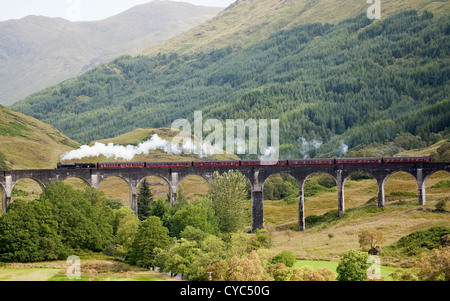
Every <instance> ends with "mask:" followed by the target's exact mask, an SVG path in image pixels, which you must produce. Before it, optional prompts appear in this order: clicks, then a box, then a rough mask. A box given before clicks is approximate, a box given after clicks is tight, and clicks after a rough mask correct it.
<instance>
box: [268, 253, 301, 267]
mask: <svg viewBox="0 0 450 301" xmlns="http://www.w3.org/2000/svg"><path fill="white" fill-rule="evenodd" d="M296 260H297V258H296V257H295V254H294V253H293V252H292V251H287V250H284V251H281V252H280V253H278V254H277V255H275V256H274V257H273V258H272V260H271V263H272V264H277V263H284V264H285V265H286V266H287V267H292V266H294V263H295V261H296Z"/></svg>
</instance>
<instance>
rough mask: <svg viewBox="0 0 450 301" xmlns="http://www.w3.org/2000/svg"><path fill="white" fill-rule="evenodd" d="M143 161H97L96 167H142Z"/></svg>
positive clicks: (143, 165)
mask: <svg viewBox="0 0 450 301" xmlns="http://www.w3.org/2000/svg"><path fill="white" fill-rule="evenodd" d="M144 167H145V163H144V162H102V163H97V168H100V169H114V168H144Z"/></svg>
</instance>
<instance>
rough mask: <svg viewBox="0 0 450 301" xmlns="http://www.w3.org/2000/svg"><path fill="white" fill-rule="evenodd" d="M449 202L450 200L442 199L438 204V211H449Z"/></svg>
mask: <svg viewBox="0 0 450 301" xmlns="http://www.w3.org/2000/svg"><path fill="white" fill-rule="evenodd" d="M447 201H448V199H447V198H445V199H442V200H440V201H439V202H437V203H436V211H438V212H446V211H447Z"/></svg>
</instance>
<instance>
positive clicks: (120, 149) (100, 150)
mask: <svg viewBox="0 0 450 301" xmlns="http://www.w3.org/2000/svg"><path fill="white" fill-rule="evenodd" d="M195 149H196V145H194V144H193V143H185V144H184V145H183V146H182V147H180V146H179V145H177V144H173V143H171V142H169V141H167V140H165V139H162V138H160V137H159V136H158V135H157V134H154V135H153V136H152V137H151V138H150V139H149V140H147V141H144V142H141V143H139V144H138V145H137V146H134V145H127V146H122V145H117V144H114V143H108V144H107V145H105V144H103V143H99V142H96V143H95V144H94V145H93V146H88V145H83V146H81V147H80V148H79V149H76V150H72V151H69V152H67V153H65V154H63V155H62V156H61V160H73V159H82V158H86V157H96V156H100V155H104V156H105V157H107V158H111V157H114V158H115V159H123V160H127V161H129V160H132V159H133V157H134V156H136V155H141V154H148V153H149V152H150V151H152V150H162V151H164V152H166V153H168V154H173V153H175V151H177V150H178V151H180V150H181V152H185V153H189V152H192V151H193V150H195Z"/></svg>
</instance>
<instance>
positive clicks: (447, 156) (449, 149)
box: [431, 142, 450, 162]
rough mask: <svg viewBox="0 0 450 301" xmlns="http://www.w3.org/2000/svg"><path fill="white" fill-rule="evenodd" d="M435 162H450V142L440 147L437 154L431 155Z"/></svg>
mask: <svg viewBox="0 0 450 301" xmlns="http://www.w3.org/2000/svg"><path fill="white" fill-rule="evenodd" d="M431 159H432V160H433V162H450V142H446V143H444V144H442V145H441V146H439V148H438V149H437V150H436V152H435V153H433V154H431Z"/></svg>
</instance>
